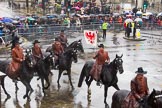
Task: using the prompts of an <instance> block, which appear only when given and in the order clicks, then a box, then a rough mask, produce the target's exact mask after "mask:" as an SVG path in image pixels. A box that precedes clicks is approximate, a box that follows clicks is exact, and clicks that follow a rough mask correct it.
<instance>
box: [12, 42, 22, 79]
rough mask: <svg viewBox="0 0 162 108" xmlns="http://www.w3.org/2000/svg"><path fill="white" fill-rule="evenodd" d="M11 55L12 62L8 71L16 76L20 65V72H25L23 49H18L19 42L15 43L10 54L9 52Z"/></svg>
mask: <svg viewBox="0 0 162 108" xmlns="http://www.w3.org/2000/svg"><path fill="white" fill-rule="evenodd" d="M11 55H12V61H11V64H10V69H11V70H10V71H12V72H13V73H15V74H16V75H17V76H18V74H19V73H18V72H19V69H20V67H21V65H22V69H23V70H22V71H23V72H25V70H24V68H23V67H24V62H23V61H24V60H25V56H24V54H23V49H22V48H21V47H20V44H19V41H16V42H15V47H14V48H13V49H12V52H11Z"/></svg>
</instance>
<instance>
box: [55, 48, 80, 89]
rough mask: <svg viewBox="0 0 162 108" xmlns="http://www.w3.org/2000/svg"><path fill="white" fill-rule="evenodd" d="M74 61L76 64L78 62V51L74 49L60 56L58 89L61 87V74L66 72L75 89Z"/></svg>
mask: <svg viewBox="0 0 162 108" xmlns="http://www.w3.org/2000/svg"><path fill="white" fill-rule="evenodd" d="M73 61H74V63H77V62H78V57H77V50H75V49H73V48H71V49H68V50H66V51H65V52H64V53H63V54H62V55H59V66H58V70H59V74H58V80H57V84H58V88H60V87H61V85H60V83H59V80H60V77H61V74H62V72H63V71H64V70H66V71H67V75H68V77H69V81H70V85H71V87H72V90H73V89H74V86H73V84H72V81H71V65H72V62H73Z"/></svg>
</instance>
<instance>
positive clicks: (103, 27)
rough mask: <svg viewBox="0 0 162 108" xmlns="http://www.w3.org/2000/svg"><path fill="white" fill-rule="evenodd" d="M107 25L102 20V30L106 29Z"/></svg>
mask: <svg viewBox="0 0 162 108" xmlns="http://www.w3.org/2000/svg"><path fill="white" fill-rule="evenodd" d="M107 26H108V23H105V22H104V23H103V24H102V29H103V30H107Z"/></svg>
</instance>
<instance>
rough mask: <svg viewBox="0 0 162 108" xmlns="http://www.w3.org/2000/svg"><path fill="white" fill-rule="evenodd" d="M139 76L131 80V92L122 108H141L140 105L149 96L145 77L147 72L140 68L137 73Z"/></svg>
mask: <svg viewBox="0 0 162 108" xmlns="http://www.w3.org/2000/svg"><path fill="white" fill-rule="evenodd" d="M135 73H137V75H136V76H135V78H133V79H132V80H131V92H130V93H129V94H128V96H127V97H126V98H125V99H124V102H123V104H122V106H123V107H122V108H139V103H140V102H143V99H144V98H145V97H146V96H147V95H148V94H149V89H148V85H147V78H146V77H145V76H144V74H146V73H147V72H146V71H144V70H143V68H142V67H139V68H138V70H137V71H136V72H135Z"/></svg>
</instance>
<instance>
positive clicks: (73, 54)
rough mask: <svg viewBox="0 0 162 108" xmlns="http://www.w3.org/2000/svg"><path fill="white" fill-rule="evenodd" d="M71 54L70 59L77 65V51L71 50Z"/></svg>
mask: <svg viewBox="0 0 162 108" xmlns="http://www.w3.org/2000/svg"><path fill="white" fill-rule="evenodd" d="M71 54H72V58H73V60H74V63H77V62H78V56H77V55H78V54H77V50H75V49H73V50H72V53H71Z"/></svg>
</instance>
